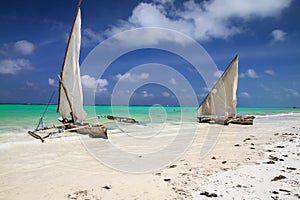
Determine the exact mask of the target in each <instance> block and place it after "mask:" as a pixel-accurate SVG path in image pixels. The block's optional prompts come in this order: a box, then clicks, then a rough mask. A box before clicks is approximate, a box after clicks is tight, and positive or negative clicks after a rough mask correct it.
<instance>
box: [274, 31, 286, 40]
mask: <svg viewBox="0 0 300 200" xmlns="http://www.w3.org/2000/svg"><path fill="white" fill-rule="evenodd" d="M286 35H287V34H286V32H284V31H283V30H280V29H275V30H273V31H272V32H271V36H272V40H273V41H274V42H283V41H285V40H286Z"/></svg>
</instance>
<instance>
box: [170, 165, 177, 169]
mask: <svg viewBox="0 0 300 200" xmlns="http://www.w3.org/2000/svg"><path fill="white" fill-rule="evenodd" d="M176 166H177V165H170V166H169V168H175V167H176Z"/></svg>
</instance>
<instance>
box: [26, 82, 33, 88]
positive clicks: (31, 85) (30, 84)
mask: <svg viewBox="0 0 300 200" xmlns="http://www.w3.org/2000/svg"><path fill="white" fill-rule="evenodd" d="M26 85H27V86H28V87H34V83H32V82H29V81H27V82H26Z"/></svg>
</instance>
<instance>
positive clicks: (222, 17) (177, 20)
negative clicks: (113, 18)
mask: <svg viewBox="0 0 300 200" xmlns="http://www.w3.org/2000/svg"><path fill="white" fill-rule="evenodd" d="M178 2H179V1H178ZM291 2H292V0H281V1H278V0H267V1H260V0H244V1H240V0H208V1H200V2H196V1H195V0H188V1H184V2H183V3H181V2H180V3H177V2H176V3H175V1H174V0H164V1H158V0H154V1H153V2H149V3H145V2H143V3H140V4H138V5H137V6H136V7H135V8H134V9H133V11H132V15H131V16H130V17H129V18H128V19H127V20H120V21H119V23H118V24H117V25H116V26H113V27H111V28H110V29H108V30H106V31H105V34H106V35H107V36H111V35H113V34H116V33H119V32H122V31H125V30H129V29H133V28H139V27H162V28H167V29H173V30H177V31H180V32H183V33H185V34H187V35H189V36H191V37H193V38H195V39H197V40H202V41H203V40H209V39H212V38H221V39H226V38H228V37H230V36H233V35H236V34H239V33H242V32H244V27H243V26H244V24H245V22H247V21H251V20H253V19H262V18H267V17H277V16H279V15H280V14H281V12H282V11H283V10H284V9H285V8H288V7H289V6H290V4H291ZM277 32H278V31H277ZM275 34H276V32H275ZM152 37H156V38H155V39H156V40H157V39H159V38H157V37H159V36H157V35H152ZM161 37H163V35H161ZM148 38H149V37H148Z"/></svg>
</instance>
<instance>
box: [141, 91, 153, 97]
mask: <svg viewBox="0 0 300 200" xmlns="http://www.w3.org/2000/svg"><path fill="white" fill-rule="evenodd" d="M141 95H142V97H153V94H152V93H149V92H147V91H145V90H144V91H142V93H141Z"/></svg>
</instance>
